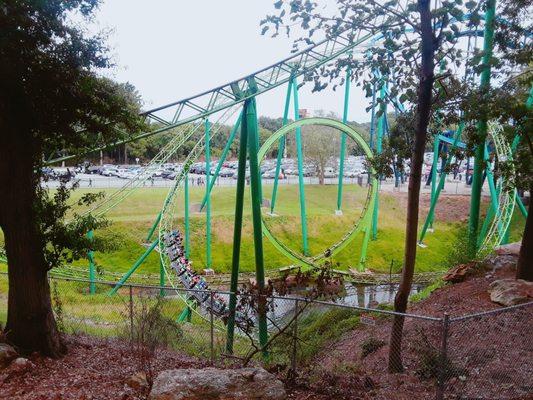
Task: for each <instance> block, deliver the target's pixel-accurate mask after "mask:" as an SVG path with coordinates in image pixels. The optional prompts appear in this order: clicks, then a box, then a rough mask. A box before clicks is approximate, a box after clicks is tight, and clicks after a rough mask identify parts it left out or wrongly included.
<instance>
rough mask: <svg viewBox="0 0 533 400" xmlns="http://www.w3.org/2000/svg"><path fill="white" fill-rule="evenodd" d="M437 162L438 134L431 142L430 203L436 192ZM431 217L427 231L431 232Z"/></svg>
mask: <svg viewBox="0 0 533 400" xmlns="http://www.w3.org/2000/svg"><path fill="white" fill-rule="evenodd" d="M438 162H439V134H438V133H437V134H436V135H435V139H434V141H433V163H432V164H431V202H433V200H434V198H435V191H436V190H437V168H438ZM433 219H434V218H433V215H432V216H431V219H430V221H429V229H431V230H433Z"/></svg>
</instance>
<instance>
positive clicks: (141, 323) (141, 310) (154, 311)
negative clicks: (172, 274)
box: [126, 295, 183, 389]
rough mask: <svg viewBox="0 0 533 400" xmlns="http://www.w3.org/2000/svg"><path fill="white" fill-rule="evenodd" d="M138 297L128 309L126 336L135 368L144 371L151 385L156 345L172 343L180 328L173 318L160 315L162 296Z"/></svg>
mask: <svg viewBox="0 0 533 400" xmlns="http://www.w3.org/2000/svg"><path fill="white" fill-rule="evenodd" d="M137 300H138V302H137V304H135V305H134V306H133V307H131V309H130V314H131V315H130V326H129V327H128V328H129V332H127V333H126V336H129V337H130V340H131V343H132V348H133V352H132V353H133V355H134V357H135V358H136V362H137V366H138V369H139V370H140V371H142V372H144V374H145V376H146V381H147V383H148V389H150V388H151V387H152V384H153V381H154V368H153V362H154V358H155V352H156V349H157V348H158V347H162V346H171V345H172V344H173V343H175V342H176V341H178V340H179V339H180V338H181V336H182V335H183V332H182V330H181V327H180V326H179V325H178V324H177V323H176V322H174V321H173V320H172V319H170V318H168V317H166V316H165V315H163V305H164V302H165V300H164V299H162V298H159V297H158V298H156V299H154V298H153V297H152V298H150V297H148V296H143V295H141V296H139V297H138V298H137Z"/></svg>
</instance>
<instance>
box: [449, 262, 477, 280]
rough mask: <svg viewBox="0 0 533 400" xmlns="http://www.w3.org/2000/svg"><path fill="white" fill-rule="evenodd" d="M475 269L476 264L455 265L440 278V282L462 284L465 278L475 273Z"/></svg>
mask: <svg viewBox="0 0 533 400" xmlns="http://www.w3.org/2000/svg"><path fill="white" fill-rule="evenodd" d="M476 267H477V264H476V263H475V262H470V263H466V264H459V265H456V266H455V267H453V268H452V269H450V270H449V271H448V272H447V273H446V275H444V276H443V277H442V280H444V281H446V282H453V283H458V282H463V281H464V280H465V279H466V277H467V276H470V275H472V274H473V273H474V272H475V271H476Z"/></svg>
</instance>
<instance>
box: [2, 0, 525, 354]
mask: <svg viewBox="0 0 533 400" xmlns="http://www.w3.org/2000/svg"><path fill="white" fill-rule="evenodd" d="M494 3H495V2H494V1H489V6H490V7H488V10H487V19H486V21H487V23H486V24H485V25H486V26H485V47H487V46H488V48H492V37H491V36H492V34H493V27H492V25H493V22H494V14H493V7H494ZM491 13H492V14H491ZM465 18H468V16H465ZM487 25H488V26H487ZM491 30H492V33H491ZM475 34H476V35H478V32H477V31H476V32H475ZM380 40H383V37H382V36H380V35H375V34H372V33H367V32H364V30H359V31H354V30H350V31H345V32H341V33H339V34H338V35H337V36H334V37H330V38H326V39H324V40H322V41H320V42H318V43H316V44H314V45H313V46H311V47H309V48H307V49H306V50H303V51H300V52H297V53H295V54H293V55H291V56H290V57H288V58H286V59H284V60H282V61H280V62H278V63H275V64H273V65H271V66H268V67H266V68H263V69H261V70H259V71H257V72H255V73H253V74H250V75H247V76H245V77H243V78H241V79H237V80H235V81H232V82H229V83H227V84H225V85H222V86H219V87H216V88H214V89H211V90H208V91H206V92H203V93H200V94H198V95H195V96H192V97H189V98H186V99H183V100H180V101H176V102H172V103H169V104H166V105H163V106H161V107H157V108H154V109H151V110H148V111H145V112H143V113H142V115H143V116H144V117H145V119H146V120H147V121H148V122H152V123H156V124H158V127H157V129H155V130H152V131H149V132H142V133H140V134H137V135H125V137H126V139H124V140H121V141H117V142H114V143H110V144H108V145H105V146H100V147H93V148H86V149H84V151H81V152H79V153H78V154H75V155H61V154H52V155H50V156H49V157H48V161H47V163H48V164H55V163H58V162H62V161H67V160H72V159H76V158H79V157H81V156H83V155H86V154H89V153H92V152H94V151H99V150H104V149H107V148H111V147H114V146H117V145H120V144H124V143H128V142H132V141H136V140H139V139H142V138H146V137H149V136H152V135H157V134H159V133H161V132H165V131H169V130H175V132H176V134H175V135H173V136H172V138H171V139H170V140H169V142H168V143H167V144H166V145H165V146H164V147H163V148H162V149H161V151H160V152H159V153H158V155H157V156H156V157H155V158H154V159H153V160H152V161H151V163H150V164H149V165H148V167H147V168H146V169H145V170H144V171H143V173H141V174H140V175H139V176H137V177H136V178H134V179H133V180H131V181H129V182H128V183H127V184H126V185H125V186H124V187H122V188H121V189H120V190H118V191H117V192H115V193H114V194H113V195H111V196H110V197H108V198H107V199H105V200H104V201H102V202H101V203H99V204H97V205H96V206H95V207H94V208H93V209H91V210H90V212H93V213H94V214H97V215H102V214H105V213H107V212H108V211H109V210H111V209H112V208H113V207H116V206H117V205H118V204H119V203H120V202H122V201H123V200H124V199H125V198H126V197H128V196H129V195H130V194H131V193H132V192H133V191H134V190H135V189H136V188H138V187H141V185H144V183H145V182H146V180H148V179H150V177H151V176H152V173H153V171H154V170H155V169H157V168H158V167H159V166H160V165H161V164H162V163H164V162H165V161H166V160H168V159H169V158H170V157H172V156H173V155H174V154H176V152H177V151H178V150H179V149H180V148H181V147H182V146H183V144H184V143H186V142H187V141H189V140H194V141H195V142H196V144H195V145H194V147H193V149H192V150H191V151H190V152H189V153H188V154H187V157H186V159H185V162H184V166H183V169H182V170H181V171H180V173H179V174H178V175H177V176H176V179H175V183H174V185H173V187H172V188H171V189H170V190H169V193H168V195H167V197H166V199H165V201H164V204H163V207H162V210H161V212H160V213H159V214H158V216H157V217H156V220H155V222H154V224H153V226H152V228H151V229H150V232H149V233H148V235H147V242H149V243H147V246H148V248H147V250H146V251H145V252H144V254H143V255H142V256H141V257H140V258H139V259H138V260H137V262H136V263H135V264H134V265H133V266H132V268H131V269H130V270H129V271H128V272H127V273H126V274H125V275H124V276H123V277H122V279H121V280H120V281H119V283H118V284H117V285H116V286H115V288H114V289H113V291H112V292H113V293H114V292H116V291H117V290H118V289H119V288H120V286H121V285H122V284H124V282H126V280H127V279H128V278H129V277H130V276H131V275H132V274H133V273H134V272H135V271H136V270H137V268H138V267H139V266H140V265H141V264H142V262H143V261H144V259H145V258H146V257H147V256H148V254H150V252H151V251H153V250H159V252H160V259H161V278H160V281H161V282H163V283H164V282H165V277H166V279H168V282H169V283H170V284H171V285H172V286H173V287H176V286H177V281H176V280H175V277H174V274H173V273H172V271H171V268H170V263H169V260H168V257H167V256H166V252H165V251H162V250H163V240H162V238H163V236H164V234H165V232H169V231H171V230H172V229H174V228H175V224H176V221H175V216H176V212H177V209H178V207H177V205H178V203H179V201H180V200H179V198H178V193H179V192H180V191H179V189H180V188H181V187H183V188H184V195H185V199H184V201H185V226H186V231H185V244H186V245H185V248H186V254H190V244H189V237H188V235H189V232H188V226H189V215H188V212H189V206H188V201H189V198H188V186H187V176H188V172H189V169H190V166H191V164H192V163H193V162H194V161H195V160H196V159H198V158H199V156H200V155H201V154H202V153H203V152H204V150H208V149H209V141H210V140H212V139H213V137H214V136H215V135H217V134H218V133H219V130H220V127H221V126H222V124H225V123H226V122H227V121H229V119H230V118H231V117H232V116H233V115H234V114H235V113H236V112H237V111H238V109H239V108H240V107H241V105H242V106H243V111H242V113H241V114H240V116H239V118H238V119H237V121H236V123H235V127H234V129H233V130H232V132H231V134H230V140H228V143H227V145H226V147H225V149H224V152H223V156H222V157H221V159H220V160H219V164H218V165H217V171H220V168H221V166H222V162H223V160H224V159H225V157H226V155H227V151H228V150H229V147H230V146H231V142H232V141H233V139H234V138H235V136H236V132H237V130H238V129H239V128H240V129H241V149H240V162H239V171H238V175H239V178H238V190H237V194H238V198H237V206H236V207H237V208H236V221H235V227H236V229H235V231H236V232H237V233H238V240H235V243H234V253H233V257H234V259H233V267H234V268H233V271H232V291H235V289H236V276H234V275H236V274H238V260H239V258H238V254H239V248H240V229H241V226H242V207H243V205H242V191H243V182H244V181H243V180H244V174H245V161H246V156H247V155H248V157H250V166H251V169H252V175H253V176H252V179H251V181H252V185H251V186H252V203H253V204H252V208H253V222H254V244H255V249H256V253H255V255H256V265H257V271H256V277H257V282H258V284H259V285H260V286H261V285H263V284H264V269H263V255H262V237H263V235H264V236H266V237H267V238H268V239H269V240H270V241H271V242H272V243H273V244H274V246H275V247H276V248H277V249H278V250H279V251H280V252H282V253H283V254H284V255H286V256H287V257H288V258H289V259H290V260H292V261H294V262H295V263H297V264H298V265H300V266H303V267H304V268H313V267H315V266H317V265H318V264H320V263H321V262H323V260H324V259H325V258H326V257H329V256H331V255H335V254H337V253H338V252H340V251H341V250H342V249H344V248H346V246H347V245H348V244H349V243H350V242H351V241H352V240H353V239H354V238H355V236H356V235H357V234H358V233H359V232H364V240H363V249H362V253H363V254H362V255H361V263H362V264H364V260H365V254H366V247H367V245H368V241H369V238H370V236H371V233H372V236H373V237H375V235H376V233H377V217H378V208H377V203H378V184H379V183H378V181H377V179H376V177H375V176H374V175H375V174H374V173H373V171H370V174H369V184H370V185H369V191H368V195H367V198H366V201H365V204H364V207H363V211H362V213H361V215H360V217H359V219H358V220H356V222H355V224H354V226H353V227H352V228H351V229H350V230H349V232H348V233H347V234H346V235H345V236H344V237H343V238H341V240H340V241H339V242H337V243H335V244H333V245H331V246H330V247H329V248H328V249H326V250H325V251H324V252H323V253H321V254H318V255H315V256H310V255H308V254H307V245H306V241H307V237H306V230H305V229H304V226H305V201H304V200H303V199H304V191H303V184H302V179H300V199H301V200H302V201H301V204H300V207H301V223H302V234H303V252H302V253H299V252H296V251H295V250H293V249H289V248H288V247H286V246H285V245H284V244H283V243H282V242H280V241H279V240H278V239H277V238H276V237H274V236H273V235H272V233H271V231H270V229H269V227H268V225H267V224H266V223H265V220H264V219H263V217H262V216H261V211H260V207H261V202H262V195H261V193H262V191H261V178H260V175H259V172H258V162H260V161H261V159H262V158H263V157H264V156H265V153H266V151H267V149H268V148H270V147H271V146H272V145H273V144H274V143H275V142H276V141H278V142H279V147H278V164H277V171H278V173H279V160H280V157H281V155H282V152H283V150H282V147H283V144H284V141H283V138H284V136H285V135H286V134H287V133H288V132H289V131H291V130H293V129H296V130H298V131H299V129H300V128H301V127H302V126H305V125H309V124H318V125H324V126H328V127H332V128H336V129H338V130H340V131H341V132H342V133H343V141H342V143H343V145H344V143H345V140H344V139H345V138H346V137H349V138H351V139H353V140H354V141H355V142H356V143H357V144H358V146H359V147H360V148H361V149H362V150H363V152H364V153H365V155H366V157H367V158H372V151H373V150H376V151H378V152H379V151H380V146H381V140H382V138H383V132H384V129H385V124H386V119H385V117H384V116H382V117H380V121H379V126H378V132H377V137H376V147H375V148H374V147H373V146H372V145H371V146H370V147H369V146H368V145H367V144H366V143H365V142H364V140H363V139H362V138H361V136H360V135H359V134H358V133H357V132H356V131H355V130H354V129H352V128H351V127H349V126H347V125H346V124H345V123H346V121H347V111H348V98H349V84H350V82H349V80H347V81H346V88H345V102H344V113H343V122H344V123H343V122H341V121H336V120H331V119H324V118H318V119H316V118H311V119H301V120H298V97H297V95H298V90H297V89H298V87H297V86H298V85H297V84H296V81H297V78H298V77H300V76H303V75H305V74H306V73H309V72H311V71H313V70H316V69H317V68H319V67H321V66H324V65H326V64H328V63H330V62H331V61H333V60H335V59H337V58H339V57H341V56H343V55H346V54H348V53H349V54H351V57H353V58H358V57H362V56H364V54H365V52H366V51H367V49H368V47H369V46H376V45H377V44H378V43H379V41H380ZM486 64H488V63H486ZM347 76H348V77H350V71H347ZM489 78H490V70H489V69H488V68H485V70H484V74H483V82H482V83H483V85H485V86H488V84H489V83H490V81H489ZM284 84H288V90H287V100H286V104H285V113H284V127H282V128H281V129H280V130H279V131H277V132H276V133H275V134H274V135H272V136H271V137H270V138H269V139H268V140H267V142H266V143H265V144H264V145H263V146H262V147H261V149H260V150H259V151H258V149H257V146H258V141H257V112H256V104H255V101H256V98H257V97H258V96H260V95H261V94H263V93H266V92H268V91H271V90H273V89H275V88H277V87H280V86H282V85H284ZM291 91H292V95H293V96H294V98H293V100H294V105H295V107H294V108H295V110H294V111H295V114H294V115H295V120H296V121H295V122H293V123H291V124H288V125H287V121H288V108H289V101H290V95H291ZM381 91H382V93H381V97H383V98H385V97H386V93H385V91H386V88H385V87H382V90H381ZM374 98H375V91H374ZM384 106H385V104H384V103H382V107H384ZM374 111H375V110H374V109H373V110H372V120H373V122H374V116H375V112H374ZM215 115H217V116H218V120H217V121H216V122H214V123H212V122H211V121H209V122H208V118H210V119H215ZM203 124H205V126H206V128H207V127H209V129H204V130H203V132H202V133H203V134H202V135H197V132H198V131H199V128H200V127H201V126H202V125H203ZM373 125H374V124H372V127H371V131H372V133H371V134H372V135H373V134H374V133H376V132H374V126H373ZM488 131H489V133H490V135H491V138H492V141H493V143H494V146H495V150H496V153H497V154H498V156H499V158H502V159H503V158H505V159H506V160H511V159H512V149H510V146H509V145H508V144H507V143H506V142H505V139H504V137H503V135H502V132H501V127H499V126H497V125H496V124H493V123H490V122H489V123H488ZM459 135H460V133H459V134H458V135H457V141H458V140H459ZM246 141H248V145H247V148H246V145H245V144H244V145H243V142H244V143H246ZM372 141H373V138H372V139H371V142H372ZM206 144H207V149H206ZM280 149H281V150H280ZM484 150H485V149H478V151H477V154H478V157H477V160H476V165H477V167H476V170H477V178H476V179H477V181H476V182H477V186H478V184H479V171H480V168H484V167H488V168H487V171H488V174H487V175H488V176H489V184H490V186H491V195H492V199H493V207H494V210H493V212H494V218H493V221H492V223H491V225H490V226H487V228H486V232H487V233H486V235H485V238H484V240H483V242H482V243H481V244H480V249H481V251H486V250H487V249H490V248H492V247H493V246H495V245H497V244H499V243H501V240H502V238H503V237H504V235H505V233H506V231H507V227H508V225H509V222H510V218H511V216H512V212H513V210H514V203H515V199H516V193H515V189H514V187H513V186H512V180H510V181H509V182H503V181H500V182H499V183H498V185H497V188H496V186H495V184H494V181H493V180H492V181H491V180H490V179H492V177H490V175H491V166H490V165H488V164H487V159H486V157H483V160H482V161H483V162H484V163H485V164H487V165H483V166H482V167H480V164H479V162H480V157H479V154H480V153H482V152H483V151H484ZM340 154H341V159H342V158H343V155H344V148H341V153H340ZM58 155H59V156H58ZM298 158H299V160H300V162H299V173H300V176H301V169H302V165H301V159H302V155H301V154H299V157H298ZM341 170H342V165H341ZM217 173H218V172H217ZM276 175H278V174H276ZM215 179H216V177H215ZM215 179H213V181H214V180H215ZM440 179H441V182H442V183H443V179H445V176H444V178H443V176H441V178H440ZM441 182H439V186H438V187H436V188H435V193H438V192H439V190H440V189H442V187H441ZM477 186H476V188H477ZM338 187H339V189H338V200H337V210H338V211H339V212H340V208H341V198H342V197H341V195H342V176H341V177H340V178H339V185H338ZM274 188H275V189H274V196H273V199H272V208H271V212H273V210H274V203H275V193H276V188H277V177H276V180H275V185H274ZM439 188H440V189H439ZM211 189H212V184H208V185H207V188H206V194H205V197H204V201H203V202H202V207H203V206H204V205H207V209H208V210H209V196H210V192H211ZM477 189H479V188H477ZM477 189H476V190H477ZM432 192H433V191H432ZM239 196H240V197H239ZM432 197H434V198H435V204H436V198H438V194H437V195H436V196H432ZM239 207H240V209H239ZM432 207H434V205H433V204H432ZM473 207H474V208H476V207H477V208H478V209H479V204H477V205H476V204H473ZM207 214H208V221H207V223H208V225H209V223H210V220H209V215H210V213H209V212H208V213H207ZM239 215H240V217H238V216H239ZM428 221H429V222H430V223H431V222H432V221H433V216H431V217H430V216H428ZM476 223H477V221H476ZM158 228H159V235H158V236H157V238H156V239H152V236H153V235H154V233H155V230H156V229H158ZM425 229H427V227H426V228H425ZM476 229H477V228H476ZM237 233H236V234H235V235H236V236H235V238H237ZM89 235H90V236H91V235H92V233H89ZM422 238H423V236H422ZM422 238H421V241H422ZM208 240H209V238H208ZM150 241H151V242H150ZM237 242H238V243H237ZM208 252H209V249H208ZM2 258H4V257H3V255H2V254H0V260H1V259H2ZM89 259H90V260H91V265H92V267H91V268H90V273H91V275H90V276H91V281H94V279H95V274H94V260H93V255H92V254H90V255H89ZM208 259H209V253H208ZM183 300H184V302H185V303H186V304H188V303H187V301H188V299H187V298H185V297H184V298H183ZM233 304H234V303H233ZM231 307H232V301H231V299H230V309H231ZM233 307H234V306H233ZM194 311H195V312H197V313H198V314H200V315H201V313H199V311H198V310H194ZM233 311H234V309H233ZM259 325H260V338H261V343H264V342H265V340H266V325H265V321H264V318H262V317H261V315H260V316H259ZM232 335H233V325H232V324H231V320H230V323H229V324H228V350H231V349H230V347H231V346H230V344H231V343H230V338H231V340H232V337H233V336H232Z"/></svg>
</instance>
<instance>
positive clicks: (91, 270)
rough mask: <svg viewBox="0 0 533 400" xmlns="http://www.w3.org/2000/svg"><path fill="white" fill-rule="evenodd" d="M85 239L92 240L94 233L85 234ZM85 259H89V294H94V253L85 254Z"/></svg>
mask: <svg viewBox="0 0 533 400" xmlns="http://www.w3.org/2000/svg"><path fill="white" fill-rule="evenodd" d="M87 238H88V239H89V240H91V241H92V240H93V238H94V232H93V231H92V230H90V231H89V232H87ZM87 258H88V259H89V294H95V293H96V283H95V281H96V266H95V263H94V252H93V251H92V250H90V251H89V252H88V253H87Z"/></svg>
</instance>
